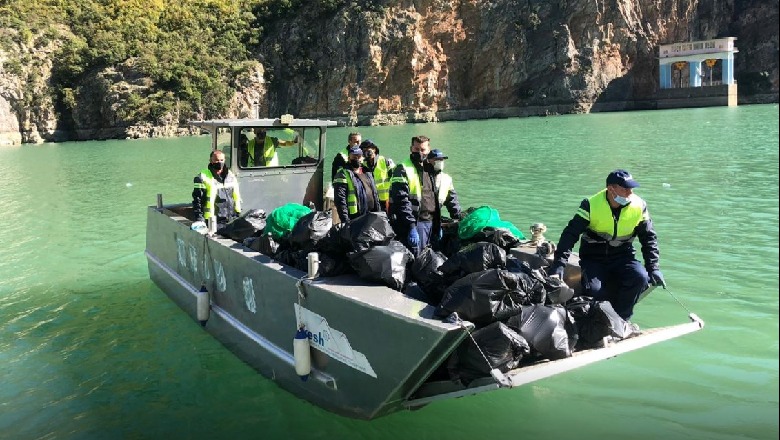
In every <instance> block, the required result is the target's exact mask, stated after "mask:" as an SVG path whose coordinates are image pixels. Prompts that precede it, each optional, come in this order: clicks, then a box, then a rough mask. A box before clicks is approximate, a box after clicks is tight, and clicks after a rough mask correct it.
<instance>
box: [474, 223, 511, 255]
mask: <svg viewBox="0 0 780 440" xmlns="http://www.w3.org/2000/svg"><path fill="white" fill-rule="evenodd" d="M469 241H470V242H486V243H493V244H495V245H497V246H498V247H500V248H501V249H503V250H505V251H507V252H508V251H509V249H511V248H513V247H516V246H517V245H519V244H520V239H519V238H517V237H515V236H514V235H512V233H511V232H509V229H505V228H494V227H492V226H488V227H486V228H484V229H482V230H481V231H480V232H477V233H476V234H475V235H474V236H473V237H472V238H471V239H470V240H469Z"/></svg>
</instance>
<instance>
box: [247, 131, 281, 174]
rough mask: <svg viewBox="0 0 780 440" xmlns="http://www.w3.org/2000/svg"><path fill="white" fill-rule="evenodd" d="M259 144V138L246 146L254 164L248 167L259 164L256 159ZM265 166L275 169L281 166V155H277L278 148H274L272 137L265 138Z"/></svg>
mask: <svg viewBox="0 0 780 440" xmlns="http://www.w3.org/2000/svg"><path fill="white" fill-rule="evenodd" d="M256 143H257V138H254V139H252V140H250V141H249V143H248V144H247V146H246V149H247V151H248V152H249V155H250V156H251V157H252V160H253V162H254V163H249V164H247V166H253V165H255V164H256V163H257V160H256V158H255V144H256ZM262 163H263V164H265V166H267V167H273V166H277V165H279V155H277V154H276V148H274V141H273V138H272V137H271V136H266V137H265V142H264V143H263V162H262Z"/></svg>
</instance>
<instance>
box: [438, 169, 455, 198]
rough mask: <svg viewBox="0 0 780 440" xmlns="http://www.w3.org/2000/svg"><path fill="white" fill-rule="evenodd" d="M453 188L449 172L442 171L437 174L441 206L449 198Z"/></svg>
mask: <svg viewBox="0 0 780 440" xmlns="http://www.w3.org/2000/svg"><path fill="white" fill-rule="evenodd" d="M452 189H453V186H452V177H450V175H449V174H447V173H445V172H441V173H439V174H437V175H436V194H437V195H438V197H439V205H440V206H441V205H444V201H445V200H447V195H448V194H449V193H450V190H452Z"/></svg>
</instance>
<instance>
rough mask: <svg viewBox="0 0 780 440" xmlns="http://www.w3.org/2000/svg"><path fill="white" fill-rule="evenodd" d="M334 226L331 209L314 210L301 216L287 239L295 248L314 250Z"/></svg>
mask: <svg viewBox="0 0 780 440" xmlns="http://www.w3.org/2000/svg"><path fill="white" fill-rule="evenodd" d="M332 226H333V217H331V213H330V211H312V212H311V213H309V214H306V215H304V216H303V217H301V218H299V219H298V221H297V222H296V223H295V226H294V227H293V229H292V231H290V235H289V236H288V237H287V239H288V240H289V242H290V245H292V247H293V248H294V249H303V250H306V251H309V250H312V249H314V248H315V246H316V245H317V242H318V241H320V240H321V239H322V238H323V237H325V236H326V235H327V234H328V231H330V228H331V227H332Z"/></svg>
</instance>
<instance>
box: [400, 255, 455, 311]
mask: <svg viewBox="0 0 780 440" xmlns="http://www.w3.org/2000/svg"><path fill="white" fill-rule="evenodd" d="M445 261H447V257H445V256H444V254H442V253H441V252H438V251H434V250H433V249H432V248H430V247H426V248H425V249H423V251H422V252H420V255H418V256H417V258H416V259H415V260H414V263H413V264H412V267H411V273H410V274H409V278H410V279H412V280H414V281H415V282H416V283H417V284H419V286H420V288H421V289H422V290H423V291H425V292H426V295H427V299H426V301H427V302H428V303H429V304H434V305H438V304H439V303H440V302H441V298H442V296H443V295H444V291H445V290H446V289H447V284H446V282H445V280H444V277H443V276H442V274H441V272H439V271H438V268H439V266H441V265H442V263H444V262H445Z"/></svg>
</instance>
